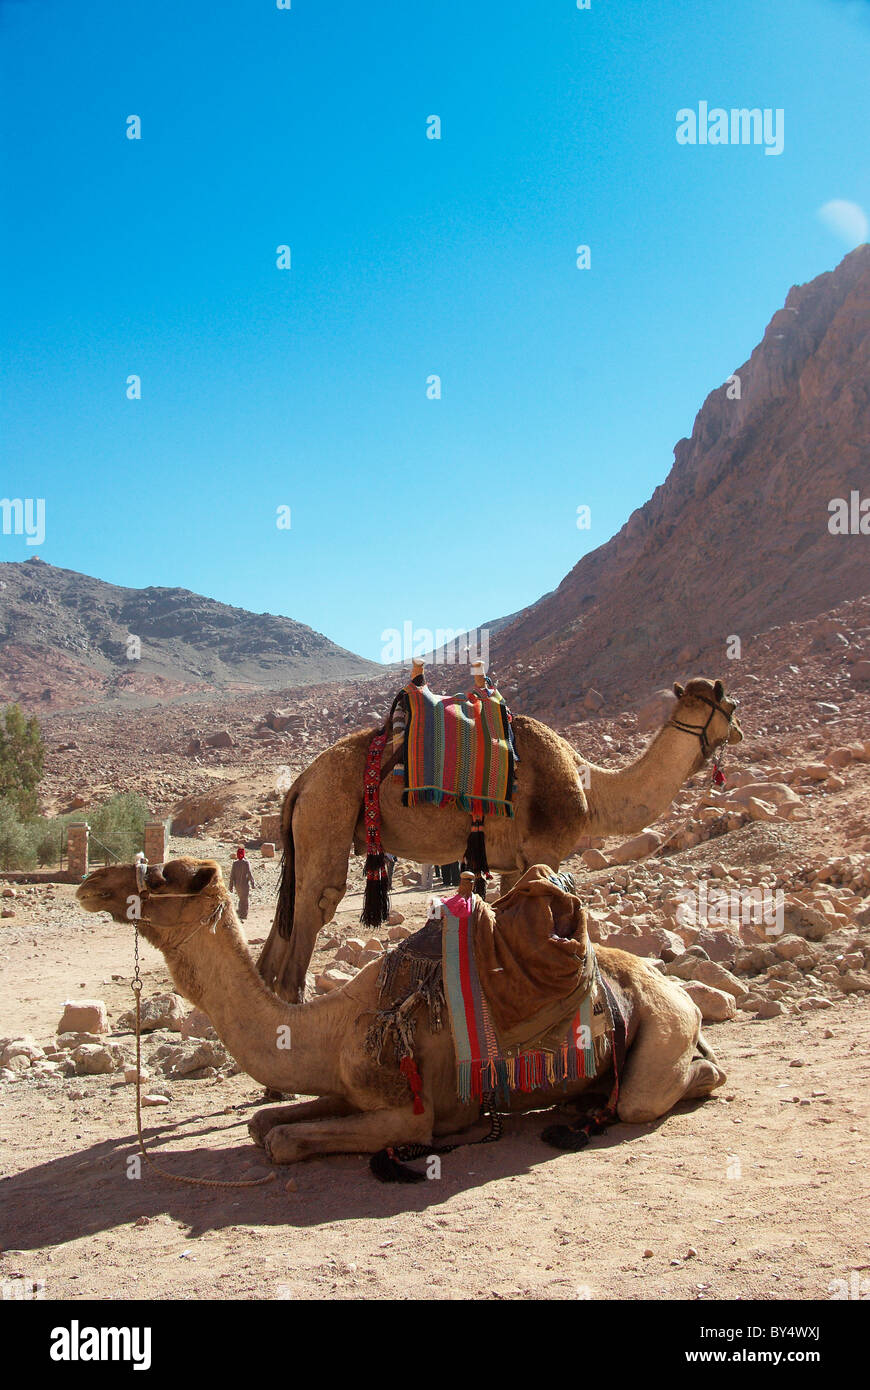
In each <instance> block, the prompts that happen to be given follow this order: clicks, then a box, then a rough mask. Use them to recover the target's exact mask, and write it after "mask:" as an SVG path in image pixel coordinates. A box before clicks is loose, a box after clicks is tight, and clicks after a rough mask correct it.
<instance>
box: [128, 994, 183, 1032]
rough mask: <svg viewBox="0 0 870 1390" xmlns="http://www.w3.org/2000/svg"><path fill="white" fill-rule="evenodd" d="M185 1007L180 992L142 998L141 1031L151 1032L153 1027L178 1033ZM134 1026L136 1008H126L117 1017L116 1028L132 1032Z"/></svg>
mask: <svg viewBox="0 0 870 1390" xmlns="http://www.w3.org/2000/svg"><path fill="white" fill-rule="evenodd" d="M186 1007H187V1006H186V1004H185V1002H184V1000H183V999H182V997H181V995H180V994H152V996H151V998H150V999H143V1001H142V1008H141V1015H142V1022H141V1028H142V1032H143V1033H153V1032H154V1030H155V1028H168V1029H169V1031H170V1032H171V1033H180V1032H181V1025H182V1023H183V1022H184V1014H185V1009H186ZM135 1027H136V1010H135V1009H128V1011H127V1012H126V1013H125V1014H122V1015H121V1017H120V1018H119V1019H118V1029H119V1031H124V1030H129V1031H130V1032H133V1030H134V1029H135Z"/></svg>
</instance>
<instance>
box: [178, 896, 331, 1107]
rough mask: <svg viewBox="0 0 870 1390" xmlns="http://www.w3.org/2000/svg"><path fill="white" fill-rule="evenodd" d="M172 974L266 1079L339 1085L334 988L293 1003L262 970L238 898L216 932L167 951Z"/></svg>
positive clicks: (313, 1087)
mask: <svg viewBox="0 0 870 1390" xmlns="http://www.w3.org/2000/svg"><path fill="white" fill-rule="evenodd" d="M165 954H166V960H167V964H168V965H169V968H170V971H171V972H172V976H173V979H174V980H175V981H176V983H177V984H178V987H179V989H180V990H181V991H182V993H183V994H184V995H185V996H186V997H187V998H188V999H190V1000H191V1001H192V1002H193V1003H194V1004H196V1005H197V1007H198V1008H200V1009H202V1010H203V1012H204V1013H206V1014H208V1017H209V1019H210V1020H211V1023H212V1026H213V1027H214V1029H215V1032H216V1033H217V1035H218V1037H219V1038H220V1040H221V1042H222V1043H223V1044H224V1046H225V1047H226V1049H227V1051H228V1052H229V1053H230V1054H231V1056H233V1057H234V1058H235V1060H236V1061H237V1062H238V1063H239V1066H240V1067H241V1068H242V1069H243V1070H244V1071H246V1072H247V1073H248V1075H249V1076H252V1077H253V1078H254V1080H255V1081H258V1082H259V1083H260V1084H261V1085H263V1086H269V1087H271V1088H272V1089H274V1090H276V1091H296V1092H298V1093H300V1094H301V1095H314V1096H317V1095H331V1094H335V1093H336V1092H338V1090H339V1076H338V1068H337V1065H336V1059H337V1057H338V1046H337V1039H338V1036H339V1032H340V1026H339V1025H340V1019H339V1018H338V1013H339V1012H340V1010H339V1009H338V1008H337V1007H336V1003H335V996H332V995H327V996H325V997H324V998H322V999H315V1000H313V1001H312V1002H311V1003H310V1004H287V1003H285V1002H284V1000H283V999H279V998H278V996H277V995H276V994H273V993H272V991H271V990H270V989H268V988H267V987H266V985H265V984H264V983H263V981H262V979H261V978H260V976H259V975H258V973H257V970H256V968H255V966H254V963H253V961H252V959H251V956H250V954H249V951H248V947H247V943H246V942H245V939H244V937H243V935H242V932H241V929H240V927H239V924H238V921H237V919H236V916H235V913H234V912H233V909H232V905H231V904H230V903H229V902H228V903H227V906H226V908H225V911H224V917H223V920H222V921H221V922H219V923H218V925H217V927H216V929H215V931H214V932H212V931H211V930H210V929H209V928H208V926H206V927H204V928H203V929H202V930H201V931H197V932H195V933H194V934H193V935H192V936H190V937H189V938H188V939H187V940H186V941H184V942H183V943H182V944H181V945H180V946H179V947H178V948H177V949H176V950H174V951H173V950H167V951H166V952H165Z"/></svg>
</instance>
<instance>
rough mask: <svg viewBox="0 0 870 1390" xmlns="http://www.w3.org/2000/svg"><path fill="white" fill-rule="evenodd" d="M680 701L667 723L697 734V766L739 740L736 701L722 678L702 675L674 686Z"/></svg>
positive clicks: (741, 731)
mask: <svg viewBox="0 0 870 1390" xmlns="http://www.w3.org/2000/svg"><path fill="white" fill-rule="evenodd" d="M674 694H675V695H676V697H677V703H676V704H675V705H674V708H673V710H672V711H671V715H670V718H669V719H668V724H670V725H671V726H672V728H675V729H680V730H682V731H683V732H684V733H693V734H695V735H697V738H698V743H699V748H698V766H699V767H700V766H701V764H702V763H703V762H705V761H706V759H707V758H709V757H710V756H711V755H712V754H713V753H714V752H715V750H716V749H717V748H719V747H720V746H721V745H722V744H723V743H740V742H741V741H742V739H743V730H742V729H741V727H740V724H739V722H738V720H737V716H736V714H735V710H736V709H737V703H738V702H737V701H736V700H729V698H728V696H727V695H726V694H725V687H724V685H723V684H722V682H721V681H708V680H704V678H703V677H696V678H695V679H694V680H690V681H689V683H688V685H685V686H683V685H679V684H675V685H674Z"/></svg>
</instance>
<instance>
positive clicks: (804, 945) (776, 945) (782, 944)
mask: <svg viewBox="0 0 870 1390" xmlns="http://www.w3.org/2000/svg"><path fill="white" fill-rule="evenodd" d="M772 949H773V951H774V952H775V953H776V955H778V956H779V958H780V960H796V959H797V958H798V957H799V956H800V957H804V956H819V955H821V954H822V952H821V950H820V949H819V947H818V946H815V945H812V944H811V943H810V942H808V941H805V940H804V938H803V937H802V936H794V935H790V936H781V937H780V938H779V940H778V941H774V942H773V944H772Z"/></svg>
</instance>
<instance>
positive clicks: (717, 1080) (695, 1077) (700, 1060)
mask: <svg viewBox="0 0 870 1390" xmlns="http://www.w3.org/2000/svg"><path fill="white" fill-rule="evenodd" d="M727 1079H728V1078H727V1076H726V1075H725V1072H724V1071H723V1070H722V1068H721V1067H720V1066H718V1065H717V1063H716V1062H709V1061H708V1060H707V1059H706V1058H705V1057H696V1058H695V1060H694V1061H693V1062H692V1070H691V1071H690V1072H689V1080H688V1083H687V1086H686V1089H685V1091H684V1092H683V1094H682V1096H681V1097H680V1099H681V1100H701V1099H702V1097H703V1096H709V1095H710V1094H711V1093H712V1092H713V1091H715V1090H716V1089H717V1087H719V1086H724V1084H725V1082H726V1081H727Z"/></svg>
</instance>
